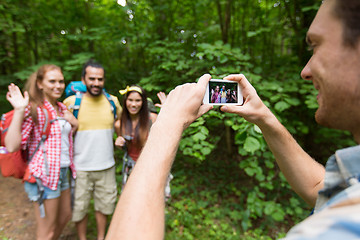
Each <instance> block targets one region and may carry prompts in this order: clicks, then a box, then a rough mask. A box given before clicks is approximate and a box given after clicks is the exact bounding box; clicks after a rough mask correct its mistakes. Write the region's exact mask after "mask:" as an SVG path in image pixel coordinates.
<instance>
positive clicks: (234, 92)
mask: <svg viewBox="0 0 360 240" xmlns="http://www.w3.org/2000/svg"><path fill="white" fill-rule="evenodd" d="M203 102H204V103H205V104H211V105H232V104H234V105H241V104H242V103H243V96H242V94H241V90H240V87H239V84H238V82H235V81H229V80H221V79H212V80H210V82H209V84H208V85H207V88H206V92H205V96H204V100H203Z"/></svg>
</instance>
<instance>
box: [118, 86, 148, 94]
mask: <svg viewBox="0 0 360 240" xmlns="http://www.w3.org/2000/svg"><path fill="white" fill-rule="evenodd" d="M132 91H136V92H138V93H140V94H142V91H141V89H140V88H139V87H137V86H131V87H129V86H126V88H125V89H124V90H120V91H119V93H120V94H121V95H124V94H126V93H128V92H132Z"/></svg>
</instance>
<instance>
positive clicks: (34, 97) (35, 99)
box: [24, 64, 62, 124]
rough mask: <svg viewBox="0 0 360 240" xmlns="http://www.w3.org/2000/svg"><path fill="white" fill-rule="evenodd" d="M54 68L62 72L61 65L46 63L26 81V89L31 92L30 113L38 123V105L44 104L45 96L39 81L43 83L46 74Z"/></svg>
mask: <svg viewBox="0 0 360 240" xmlns="http://www.w3.org/2000/svg"><path fill="white" fill-rule="evenodd" d="M52 70H59V71H60V72H61V73H62V71H61V68H60V67H58V66H56V65H53V64H45V65H42V66H41V67H40V68H39V69H38V70H37V71H36V72H34V73H33V74H31V75H30V77H29V78H28V80H27V81H26V83H25V88H24V90H25V91H27V92H28V93H29V101H30V106H31V108H30V115H31V117H32V119H33V121H34V122H35V123H36V124H37V123H38V118H37V107H39V106H42V105H43V104H44V98H45V96H44V93H43V91H42V90H41V89H40V88H39V86H38V83H41V82H42V81H43V79H44V76H45V74H46V73H47V72H48V71H52Z"/></svg>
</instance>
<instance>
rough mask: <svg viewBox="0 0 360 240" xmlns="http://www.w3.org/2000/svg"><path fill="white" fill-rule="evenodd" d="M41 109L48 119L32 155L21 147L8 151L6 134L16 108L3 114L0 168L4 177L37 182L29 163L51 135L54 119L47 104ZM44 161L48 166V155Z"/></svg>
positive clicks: (0, 129) (0, 124)
mask: <svg viewBox="0 0 360 240" xmlns="http://www.w3.org/2000/svg"><path fill="white" fill-rule="evenodd" d="M41 109H42V111H43V112H44V115H45V119H46V121H45V124H44V127H43V129H42V134H41V135H42V137H41V141H40V142H39V144H38V145H37V146H36V149H35V151H34V153H33V154H32V155H31V156H30V157H29V156H28V151H27V149H26V150H22V149H19V150H17V151H16V152H12V153H9V152H7V150H6V147H5V136H6V133H7V130H8V128H9V126H10V123H11V121H12V118H13V115H14V110H11V111H10V112H7V113H4V114H3V115H2V116H1V121H0V134H1V138H0V140H1V147H0V168H1V174H2V175H3V176H4V177H15V178H19V179H23V180H24V181H28V182H32V183H34V182H36V180H35V178H34V177H33V176H31V175H30V172H29V168H28V165H29V163H30V162H31V160H32V158H33V157H34V155H35V153H36V152H37V151H38V150H39V147H40V145H42V144H44V142H45V140H46V139H47V137H48V136H49V134H50V128H51V123H52V122H53V121H54V120H53V118H52V115H51V113H50V111H49V109H47V108H46V107H45V105H44V106H43V107H41ZM44 161H45V167H47V161H46V157H45V159H44ZM47 171H48V169H47Z"/></svg>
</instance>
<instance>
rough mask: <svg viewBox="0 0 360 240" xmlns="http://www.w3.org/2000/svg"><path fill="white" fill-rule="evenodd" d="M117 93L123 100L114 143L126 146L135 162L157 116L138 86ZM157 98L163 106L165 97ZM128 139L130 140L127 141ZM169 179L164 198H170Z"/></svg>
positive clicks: (128, 153) (163, 95)
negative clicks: (122, 96) (150, 109)
mask: <svg viewBox="0 0 360 240" xmlns="http://www.w3.org/2000/svg"><path fill="white" fill-rule="evenodd" d="M119 92H120V94H121V95H125V96H124V98H123V111H122V113H121V117H120V121H117V122H116V123H115V129H116V130H117V135H118V136H119V137H118V138H117V139H116V141H115V145H116V146H117V147H123V146H124V145H125V144H127V155H128V157H130V159H131V160H133V161H135V162H136V160H137V159H138V158H139V156H140V153H141V150H142V148H143V146H144V145H145V142H146V140H147V137H148V135H149V131H150V127H151V125H152V124H153V123H154V122H155V121H156V117H157V114H155V113H152V112H150V111H149V108H148V101H147V97H146V93H145V91H144V89H142V88H141V87H140V86H136V85H132V86H130V87H129V86H127V87H126V89H124V90H120V91H119ZM157 96H158V97H159V99H160V102H161V104H163V103H164V102H165V100H166V95H165V94H164V93H163V92H160V93H158V94H157ZM161 104H155V106H158V107H161ZM125 138H127V139H126V140H125ZM129 139H131V140H130V141H129ZM126 141H128V143H126ZM171 179H172V175H171V174H170V176H169V180H168V184H167V186H166V191H165V194H166V198H169V197H170V187H169V182H170V180H171Z"/></svg>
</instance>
